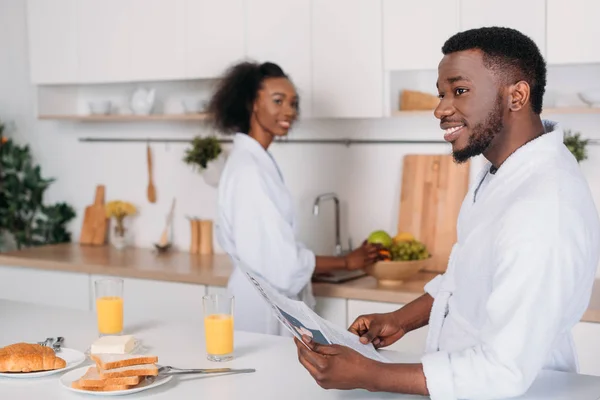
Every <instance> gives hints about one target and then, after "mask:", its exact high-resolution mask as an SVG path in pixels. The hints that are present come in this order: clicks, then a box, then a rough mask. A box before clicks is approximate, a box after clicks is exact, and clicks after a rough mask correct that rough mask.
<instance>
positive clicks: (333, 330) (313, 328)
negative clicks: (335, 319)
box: [238, 262, 390, 362]
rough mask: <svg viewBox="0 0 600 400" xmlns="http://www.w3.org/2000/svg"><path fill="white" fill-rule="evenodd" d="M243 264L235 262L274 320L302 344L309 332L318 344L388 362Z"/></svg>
mask: <svg viewBox="0 0 600 400" xmlns="http://www.w3.org/2000/svg"><path fill="white" fill-rule="evenodd" d="M242 264H243V263H241V262H240V263H239V264H238V265H239V266H240V267H241V269H242V271H244V273H245V274H246V276H247V277H248V279H250V281H251V282H252V283H253V284H254V286H255V288H256V290H258V291H259V292H260V294H261V295H262V297H263V298H264V299H265V301H266V302H267V303H268V304H269V305H270V306H271V308H272V310H273V313H274V314H275V316H276V317H277V319H278V320H279V321H280V322H281V323H282V324H283V325H284V326H285V327H286V328H287V329H288V330H289V331H290V332H291V333H292V334H293V335H294V336H295V337H297V338H298V339H299V340H300V341H301V342H302V343H304V342H303V341H302V335H308V336H310V337H312V340H313V341H315V342H317V343H320V344H339V345H343V346H347V347H350V348H352V349H354V350H356V351H357V352H359V353H360V354H362V355H363V356H365V357H367V358H370V359H373V360H377V361H381V362H390V360H388V359H387V358H385V357H384V356H383V355H381V354H380V353H379V352H378V351H377V350H376V349H375V347H374V346H373V344H371V343H369V344H363V343H361V342H360V341H359V338H358V336H356V335H354V334H352V333H350V332H348V331H347V330H344V329H341V328H339V327H337V326H336V325H334V324H332V323H331V322H329V321H327V320H325V319H323V318H321V317H320V316H319V315H317V314H316V313H315V312H314V311H313V310H311V309H310V308H309V307H308V306H307V305H306V304H305V303H304V302H302V301H298V300H292V299H290V298H288V297H286V296H284V295H282V294H281V293H280V292H279V291H278V290H277V289H275V288H274V287H273V286H272V285H270V284H269V283H268V282H266V281H265V280H264V279H262V278H261V277H260V276H258V275H257V274H255V273H253V272H252V271H251V270H250V269H249V268H248V267H246V266H243V265H242ZM307 347H308V346H307Z"/></svg>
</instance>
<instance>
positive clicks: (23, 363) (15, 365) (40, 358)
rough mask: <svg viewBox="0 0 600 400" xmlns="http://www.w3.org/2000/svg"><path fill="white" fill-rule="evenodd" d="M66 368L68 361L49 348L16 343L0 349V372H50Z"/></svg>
mask: <svg viewBox="0 0 600 400" xmlns="http://www.w3.org/2000/svg"><path fill="white" fill-rule="evenodd" d="M66 366H67V363H66V361H65V360H63V359H62V358H60V357H57V356H56V354H54V350H52V349H51V348H50V347H47V346H41V345H39V344H30V343H15V344H11V345H10V346H6V347H1V348H0V372H35V371H48V370H53V369H59V368H64V367H66Z"/></svg>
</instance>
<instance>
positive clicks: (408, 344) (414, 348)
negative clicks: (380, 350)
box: [348, 300, 429, 355]
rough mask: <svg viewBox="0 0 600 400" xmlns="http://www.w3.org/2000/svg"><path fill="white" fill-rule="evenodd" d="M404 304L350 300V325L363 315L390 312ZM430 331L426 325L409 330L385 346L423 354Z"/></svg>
mask: <svg viewBox="0 0 600 400" xmlns="http://www.w3.org/2000/svg"><path fill="white" fill-rule="evenodd" d="M402 306H403V304H394V303H380V302H373V301H363V300H348V326H350V325H351V324H352V323H353V322H354V321H355V320H356V318H358V317H359V316H361V315H366V314H383V313H389V312H392V311H396V310H397V309H399V308H401V307H402ZM428 331H429V327H428V326H424V327H422V328H420V329H417V330H415V331H412V332H409V333H407V334H406V335H405V336H404V337H402V338H401V339H400V340H398V341H397V342H396V343H394V344H392V345H391V346H387V347H385V349H388V350H395V351H401V352H404V353H412V354H419V355H420V354H423V353H424V351H425V342H426V339H427V332H428Z"/></svg>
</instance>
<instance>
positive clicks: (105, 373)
mask: <svg viewBox="0 0 600 400" xmlns="http://www.w3.org/2000/svg"><path fill="white" fill-rule="evenodd" d="M99 373H100V378H102V379H109V378H122V377H125V376H156V375H158V368H157V367H156V365H154V364H138V365H130V366H127V367H120V368H113V369H106V370H104V369H100V370H99Z"/></svg>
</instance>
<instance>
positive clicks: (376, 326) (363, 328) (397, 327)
mask: <svg viewBox="0 0 600 400" xmlns="http://www.w3.org/2000/svg"><path fill="white" fill-rule="evenodd" d="M348 330H349V331H350V332H352V333H354V334H355V335H358V336H360V342H361V343H363V344H367V343H373V346H375V348H377V349H378V348H381V347H386V346H389V345H391V344H393V343H395V342H396V341H397V340H398V339H400V338H401V337H402V336H404V335H405V334H406V332H407V331H406V329H405V328H404V327H403V326H402V324H401V323H400V322H399V320H398V317H397V315H396V314H395V313H387V314H369V315H361V316H360V317H358V318H357V319H356V320H355V321H354V322H353V323H352V325H350V328H348Z"/></svg>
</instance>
